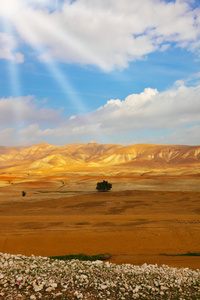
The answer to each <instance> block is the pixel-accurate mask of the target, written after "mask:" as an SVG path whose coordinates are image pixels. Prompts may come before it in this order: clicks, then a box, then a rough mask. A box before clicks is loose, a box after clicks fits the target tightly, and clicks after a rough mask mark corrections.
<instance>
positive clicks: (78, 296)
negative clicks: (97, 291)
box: [74, 291, 83, 299]
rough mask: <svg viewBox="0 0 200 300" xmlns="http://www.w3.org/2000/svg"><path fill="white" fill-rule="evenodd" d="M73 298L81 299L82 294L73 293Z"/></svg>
mask: <svg viewBox="0 0 200 300" xmlns="http://www.w3.org/2000/svg"><path fill="white" fill-rule="evenodd" d="M74 296H75V297H76V298H77V299H83V294H82V293H79V292H78V291H76V292H74Z"/></svg>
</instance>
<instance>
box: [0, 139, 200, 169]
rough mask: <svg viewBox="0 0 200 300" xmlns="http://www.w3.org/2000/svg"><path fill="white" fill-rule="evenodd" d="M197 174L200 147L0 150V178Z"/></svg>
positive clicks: (78, 145)
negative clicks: (66, 175) (91, 174)
mask: <svg viewBox="0 0 200 300" xmlns="http://www.w3.org/2000/svg"><path fill="white" fill-rule="evenodd" d="M74 171H80V172H84V171H85V172H93V173H99V172H101V173H102V172H111V171H112V172H113V175H114V174H127V173H128V174H129V173H134V172H135V173H138V172H139V173H151V174H153V173H159V174H165V173H167V174H169V173H170V172H171V173H173V174H180V173H181V174H199V173H200V146H185V145H153V144H136V145H130V146H122V145H117V144H98V143H95V142H91V143H88V144H84V143H73V144H68V145H65V146H54V145H50V144H47V143H40V144H37V145H33V146H13V147H5V146H0V174H1V175H2V174H6V173H11V174H14V173H17V174H46V173H48V174H55V173H56V174H57V173H62V174H63V173H67V172H74Z"/></svg>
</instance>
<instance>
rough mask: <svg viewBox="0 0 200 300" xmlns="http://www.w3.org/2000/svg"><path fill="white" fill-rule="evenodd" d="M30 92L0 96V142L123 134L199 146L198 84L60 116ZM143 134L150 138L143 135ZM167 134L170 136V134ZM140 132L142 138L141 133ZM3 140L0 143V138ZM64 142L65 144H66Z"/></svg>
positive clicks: (180, 85) (179, 84)
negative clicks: (76, 113)
mask: <svg viewBox="0 0 200 300" xmlns="http://www.w3.org/2000/svg"><path fill="white" fill-rule="evenodd" d="M47 104H48V102H47V103H44V102H39V101H38V100H36V99H35V98H34V97H33V96H27V97H22V98H7V99H0V138H1V143H2V144H4V145H5V144H7V145H14V144H15V145H17V144H18V145H20V144H22V143H23V144H28V143H37V142H41V141H48V142H50V143H52V144H53V143H55V144H59V141H61V140H62V143H63V140H66V141H69V142H70V141H72V140H73V141H80V140H82V141H83V140H86V141H90V140H97V139H98V138H99V139H100V140H101V142H104V141H105V140H109V139H110V142H113V141H114V139H115V137H117V139H118V142H119V138H120V136H122V137H123V135H124V137H125V136H126V140H127V141H128V138H129V137H130V139H129V140H134V136H135V137H137V139H138V138H139V139H140V140H141V141H143V142H145V141H147V142H152V143H153V142H154V143H161V144H163V143H165V144H191V145H192V144H199V129H200V125H199V124H200V113H199V112H200V85H198V86H193V87H187V86H185V85H184V82H183V81H179V82H176V83H175V85H174V87H173V88H171V89H170V90H167V91H165V92H161V93H159V92H158V91H157V90H156V89H151V88H146V89H145V90H144V91H143V92H142V93H140V94H132V95H129V96H128V97H126V98H125V99H124V100H120V99H116V100H114V99H111V100H109V101H107V103H106V104H105V105H104V106H102V107H99V108H98V109H97V110H95V111H91V112H90V113H87V114H85V115H83V114H78V115H73V116H71V117H70V118H68V119H67V118H64V117H61V111H60V110H53V109H49V108H48V107H47ZM147 132H148V134H149V136H147ZM169 132H170V134H169ZM140 133H141V136H140ZM2 141H3V142H2ZM66 143H67V142H66Z"/></svg>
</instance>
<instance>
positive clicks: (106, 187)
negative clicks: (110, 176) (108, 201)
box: [96, 180, 112, 192]
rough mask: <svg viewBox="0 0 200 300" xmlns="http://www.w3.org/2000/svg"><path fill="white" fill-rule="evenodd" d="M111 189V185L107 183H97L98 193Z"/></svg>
mask: <svg viewBox="0 0 200 300" xmlns="http://www.w3.org/2000/svg"><path fill="white" fill-rule="evenodd" d="M111 188H112V184H111V183H109V182H108V181H105V180H103V181H102V182H98V183H97V187H96V189H97V190H98V191H99V192H107V191H109V190H110V189H111Z"/></svg>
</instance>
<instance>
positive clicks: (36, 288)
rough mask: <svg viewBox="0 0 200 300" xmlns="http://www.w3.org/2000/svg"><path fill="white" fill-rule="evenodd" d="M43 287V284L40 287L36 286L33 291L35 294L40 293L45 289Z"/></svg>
mask: <svg viewBox="0 0 200 300" xmlns="http://www.w3.org/2000/svg"><path fill="white" fill-rule="evenodd" d="M43 287H44V286H43V284H40V285H37V284H35V285H34V286H33V289H34V291H35V292H39V291H41V290H42V289H43Z"/></svg>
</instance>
